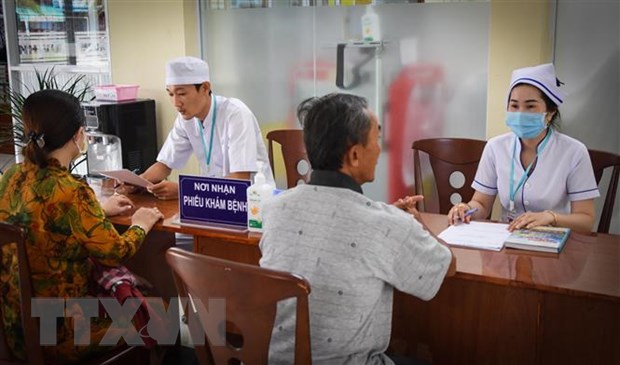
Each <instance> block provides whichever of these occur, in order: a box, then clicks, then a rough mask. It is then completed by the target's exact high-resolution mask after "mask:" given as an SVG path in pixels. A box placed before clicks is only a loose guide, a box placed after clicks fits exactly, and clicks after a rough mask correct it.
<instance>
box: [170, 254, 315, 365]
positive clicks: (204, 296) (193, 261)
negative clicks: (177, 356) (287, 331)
mask: <svg viewBox="0 0 620 365" xmlns="http://www.w3.org/2000/svg"><path fill="white" fill-rule="evenodd" d="M166 260H167V261H168V264H169V265H170V267H171V268H172V271H173V273H174V276H175V280H176V284H177V288H178V290H179V295H180V296H181V298H188V294H189V298H191V299H192V301H193V302H194V303H195V302H196V301H197V300H199V301H200V302H201V303H202V304H203V305H204V306H205V307H207V306H208V307H210V308H213V307H212V304H209V299H213V298H223V299H224V300H225V306H226V314H225V316H224V318H217V316H214V315H208V316H202V317H201V316H200V314H199V313H198V314H197V313H196V312H195V307H197V308H200V306H199V305H198V306H196V305H194V306H192V305H191V304H188V305H186V308H185V314H186V318H189V317H191V316H194V318H196V317H197V318H199V319H200V321H199V322H200V323H198V321H196V320H192V319H191V318H190V319H189V320H188V322H189V323H188V324H189V330H190V334H191V337H192V340H193V342H194V346H195V350H196V356H197V357H198V361H199V363H200V364H201V365H206V364H218V365H219V364H240V363H241V362H243V363H244V364H248V365H256V364H267V361H268V355H269V343H270V340H271V332H272V330H273V324H274V319H275V315H276V308H277V302H278V301H280V300H283V299H287V298H296V299H297V311H296V316H297V317H296V321H297V322H296V325H295V364H311V361H312V360H311V355H310V328H309V313H308V294H309V293H310V284H308V282H307V281H306V280H305V279H303V278H300V277H298V276H295V275H293V274H290V273H286V272H281V271H275V270H269V269H266V268H261V267H258V266H253V265H247V264H241V263H237V262H233V261H228V260H222V259H218V258H213V257H209V256H205V255H200V254H196V253H192V252H187V251H184V250H180V249H177V248H174V247H173V248H170V249H168V251H167V252H166ZM190 309H191V310H190ZM200 325H202V329H204V330H202V329H200V328H197V326H200ZM208 328H218V329H222V330H223V329H225V331H223V332H225V335H224V333H223V332H222V333H219V334H215V335H213V334H210V333H208V331H207V330H206V329H208ZM198 336H204V337H205V341H204V343H205V344H207V345H208V346H205V345H204V344H203V345H201V344H200V342H202V341H201V340H202V339H201V338H200V337H198ZM223 344H225V345H223Z"/></svg>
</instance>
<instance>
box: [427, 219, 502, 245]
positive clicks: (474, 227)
mask: <svg viewBox="0 0 620 365" xmlns="http://www.w3.org/2000/svg"><path fill="white" fill-rule="evenodd" d="M508 236H510V232H509V231H508V225H507V224H503V223H489V222H475V221H474V222H470V223H469V224H465V223H457V224H455V225H452V226H450V227H448V228H446V229H445V230H444V231H443V232H441V233H440V234H439V235H438V237H439V238H441V239H443V240H444V241H446V242H447V243H448V244H450V245H454V246H461V247H470V248H477V249H482V250H493V251H499V250H501V249H502V247H504V242H505V241H506V239H507V238H508Z"/></svg>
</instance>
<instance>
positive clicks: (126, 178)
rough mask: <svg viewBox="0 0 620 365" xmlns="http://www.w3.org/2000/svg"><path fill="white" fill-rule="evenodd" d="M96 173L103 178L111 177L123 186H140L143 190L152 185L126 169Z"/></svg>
mask: <svg viewBox="0 0 620 365" xmlns="http://www.w3.org/2000/svg"><path fill="white" fill-rule="evenodd" d="M97 173H99V174H101V175H103V176H106V177H111V178H113V179H116V180H118V181H120V182H123V183H125V184H131V185H135V186H140V187H143V188H147V187H149V186H151V185H153V184H152V183H151V182H150V181H148V180H146V179H145V178H143V177H141V176H139V175H136V174H135V173H133V172H132V171H129V170H127V169H122V170H112V171H97Z"/></svg>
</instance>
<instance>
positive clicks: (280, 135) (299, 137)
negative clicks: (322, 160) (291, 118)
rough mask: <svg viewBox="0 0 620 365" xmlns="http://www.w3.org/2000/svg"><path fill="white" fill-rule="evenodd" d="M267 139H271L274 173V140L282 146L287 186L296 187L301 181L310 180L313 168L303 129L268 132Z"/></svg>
mask: <svg viewBox="0 0 620 365" xmlns="http://www.w3.org/2000/svg"><path fill="white" fill-rule="evenodd" d="M267 140H268V141H269V148H268V149H269V163H270V164H271V171H273V174H274V175H275V174H276V170H275V168H274V161H273V142H277V143H278V144H280V146H281V148H282V157H283V160H284V168H285V170H286V184H287V188H292V187H295V186H297V185H298V184H299V183H307V182H308V181H309V180H310V170H311V169H310V161H308V154H307V153H306V145H305V144H304V132H303V131H302V130H301V129H278V130H274V131H271V132H269V133H267ZM274 177H275V176H274Z"/></svg>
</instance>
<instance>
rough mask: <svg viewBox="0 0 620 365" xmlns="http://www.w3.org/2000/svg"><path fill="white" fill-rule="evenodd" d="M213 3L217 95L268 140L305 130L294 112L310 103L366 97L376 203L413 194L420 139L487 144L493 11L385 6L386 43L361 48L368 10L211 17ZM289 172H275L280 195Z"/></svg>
mask: <svg viewBox="0 0 620 365" xmlns="http://www.w3.org/2000/svg"><path fill="white" fill-rule="evenodd" d="M273 1H274V3H275V2H276V0H273ZM212 3H213V1H211V2H210V3H209V4H208V3H206V2H203V3H202V4H201V11H202V13H203V16H202V19H201V29H202V30H201V32H202V39H203V44H202V46H203V53H204V55H205V59H206V60H207V61H208V62H209V65H210V68H211V81H212V87H213V90H214V92H215V93H220V94H222V95H225V96H229V97H236V98H239V99H241V100H242V101H244V102H245V103H246V104H247V105H248V106H249V107H250V109H251V110H252V111H253V112H254V114H255V115H256V116H257V118H258V120H259V123H260V124H261V129H262V132H263V135H265V134H266V133H267V132H268V131H269V130H272V129H277V128H299V127H300V126H299V125H298V122H297V118H296V116H295V109H296V107H297V105H298V104H299V102H300V101H302V100H303V99H305V98H308V97H312V96H319V95H324V94H326V93H330V92H348V93H353V94H357V95H361V96H364V97H366V98H367V99H368V102H369V104H370V106H371V108H372V109H373V110H375V111H376V112H377V113H378V115H379V118H380V122H381V124H382V125H383V147H384V148H383V152H382V155H381V158H380V161H379V165H378V166H377V174H376V180H375V181H374V182H373V183H370V184H366V185H365V186H364V191H365V193H366V194H367V195H369V196H370V197H372V198H374V199H377V200H383V201H390V200H393V199H394V197H401V196H403V195H409V194H412V193H413V188H412V186H413V162H412V152H411V143H412V142H413V141H414V140H415V139H420V138H430V137H440V136H447V137H469V138H478V139H484V138H485V119H486V85H487V59H488V27H489V4H488V3H480V2H475V3H469V2H468V3H449V4H445V3H437V4H414V3H404V2H402V1H400V2H398V3H385V2H378V3H379V5H376V6H374V12H376V14H377V15H378V18H379V24H380V29H381V32H380V33H381V35H382V38H381V40H380V41H377V42H372V43H368V42H367V43H364V42H362V41H361V39H362V22H361V19H362V16H363V15H364V14H365V13H366V11H367V6H273V7H271V8H252V9H238V8H237V9H223V10H213V9H211V8H209V6H211V5H212ZM324 3H325V2H321V3H320V4H319V5H323V4H324ZM369 3H370V1H369ZM342 4H343V3H342V2H340V5H342ZM327 5H331V4H330V2H327ZM338 45H341V46H340V47H342V48H343V51H342V55H343V57H342V58H341V61H342V66H343V67H342V77H341V79H342V83H341V84H342V86H343V87H338V86H336V79H337V69H338V67H337V65H338V61H339V59H338V57H337V54H338V52H337V50H338ZM275 155H277V153H275ZM283 171H284V170H283V165H278V164H276V180H277V182H278V186H279V187H283V186H285V183H284V178H283V175H282V173H283Z"/></svg>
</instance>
